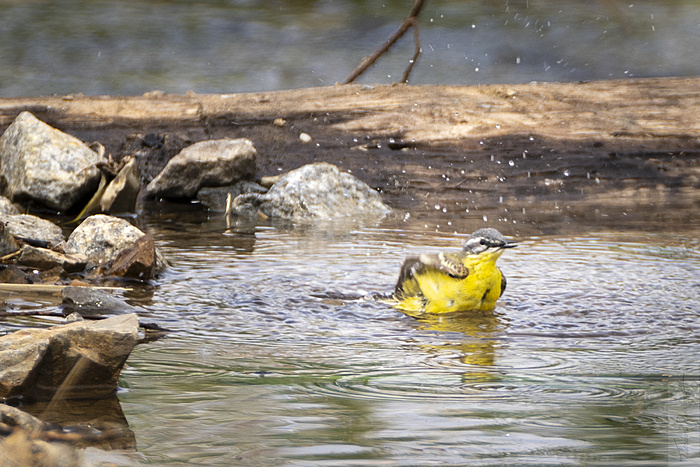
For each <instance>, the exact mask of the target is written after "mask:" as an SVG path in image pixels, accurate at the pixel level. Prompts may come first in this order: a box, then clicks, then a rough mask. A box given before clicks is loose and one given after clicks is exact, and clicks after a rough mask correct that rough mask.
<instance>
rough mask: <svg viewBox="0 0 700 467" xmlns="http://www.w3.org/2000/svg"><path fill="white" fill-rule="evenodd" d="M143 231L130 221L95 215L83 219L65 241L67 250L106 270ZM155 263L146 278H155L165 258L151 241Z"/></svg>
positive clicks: (163, 265) (161, 268) (132, 244)
mask: <svg viewBox="0 0 700 467" xmlns="http://www.w3.org/2000/svg"><path fill="white" fill-rule="evenodd" d="M144 235H146V234H144V233H143V232H141V231H140V230H139V229H137V228H136V227H134V226H133V225H131V224H129V222H127V221H125V220H124V219H120V218H118V217H112V216H107V215H104V214H95V215H94V216H90V217H88V218H87V219H85V220H84V221H83V222H82V223H81V224H80V225H79V226H78V227H76V229H75V230H74V231H73V233H71V234H70V236H69V237H68V241H67V242H66V253H68V254H83V255H86V256H87V258H88V261H89V262H91V263H94V264H95V265H98V266H101V267H102V268H104V269H109V268H110V267H112V266H113V263H114V262H115V260H116V259H117V257H118V256H119V254H120V252H122V251H123V250H127V249H129V248H132V247H134V245H135V244H136V243H137V240H139V239H140V238H141V237H143V236H144ZM150 245H152V248H153V257H154V262H153V264H152V270H151V272H150V275H149V277H155V276H156V275H158V274H159V273H160V272H161V271H162V270H163V269H164V268H165V265H166V263H165V259H164V258H163V255H162V254H161V253H160V251H159V250H158V249H157V248H156V247H155V245H154V244H153V243H151V244H150Z"/></svg>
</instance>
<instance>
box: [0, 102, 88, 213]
mask: <svg viewBox="0 0 700 467" xmlns="http://www.w3.org/2000/svg"><path fill="white" fill-rule="evenodd" d="M99 160H100V156H99V155H98V154H97V153H95V152H94V151H93V150H91V149H90V148H88V147H87V146H86V145H85V144H84V143H83V142H82V141H80V140H79V139H77V138H75V137H73V136H71V135H68V134H66V133H63V132H62V131H59V130H57V129H55V128H52V127H50V126H49V125H47V124H46V123H44V122H42V121H41V120H39V119H37V118H36V117H35V116H34V115H32V114H31V113H29V112H22V113H21V114H19V116H17V118H16V119H15V121H14V122H12V124H11V125H10V126H9V127H8V128H7V130H5V133H3V135H2V137H0V161H2V163H1V164H0V185H2V186H3V187H4V192H5V194H6V196H7V197H9V198H10V199H11V200H13V201H37V202H39V203H42V204H44V205H45V206H47V207H50V208H52V209H57V210H59V211H66V210H68V209H70V208H71V207H72V206H73V205H74V204H75V202H76V201H78V200H79V199H80V198H82V197H84V196H85V195H87V194H88V193H90V191H93V190H94V189H95V187H96V186H97V183H98V181H99V179H100V172H99V170H98V169H97V167H96V166H95V164H96V163H97V162H98V161H99Z"/></svg>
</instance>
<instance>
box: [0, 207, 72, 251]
mask: <svg viewBox="0 0 700 467" xmlns="http://www.w3.org/2000/svg"><path fill="white" fill-rule="evenodd" d="M0 222H3V223H4V224H5V229H7V231H8V232H9V233H10V234H12V236H13V237H15V238H16V239H19V240H22V241H24V242H26V243H29V244H31V245H34V246H41V247H46V248H54V247H56V246H58V245H60V244H61V243H62V242H63V241H64V240H65V239H64V237H63V231H62V230H61V228H60V227H59V226H57V225H56V224H54V223H53V222H50V221H47V220H45V219H42V218H40V217H37V216H32V215H31V214H17V215H14V216H8V215H3V214H0Z"/></svg>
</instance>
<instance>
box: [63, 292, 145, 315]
mask: <svg viewBox="0 0 700 467" xmlns="http://www.w3.org/2000/svg"><path fill="white" fill-rule="evenodd" d="M61 306H62V307H63V310H64V311H66V312H73V313H76V312H77V313H79V314H80V315H108V314H119V315H121V314H125V313H136V312H137V311H138V308H136V307H134V306H131V305H129V304H128V303H126V302H125V301H124V300H122V299H121V298H119V297H116V296H114V294H112V293H110V292H107V291H106V290H100V289H97V288H94V287H66V288H64V289H63V290H62V291H61Z"/></svg>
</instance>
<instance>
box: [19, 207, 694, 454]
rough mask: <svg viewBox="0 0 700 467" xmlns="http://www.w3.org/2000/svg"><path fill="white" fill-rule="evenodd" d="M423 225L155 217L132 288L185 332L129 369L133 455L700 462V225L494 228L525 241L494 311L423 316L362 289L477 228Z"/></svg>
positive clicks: (389, 283) (153, 312) (387, 283)
mask: <svg viewBox="0 0 700 467" xmlns="http://www.w3.org/2000/svg"><path fill="white" fill-rule="evenodd" d="M422 222H423V221H421V223H420V224H419V223H411V222H402V221H396V220H387V221H385V222H383V223H379V224H377V225H361V224H350V225H337V224H336V225H335V228H333V229H330V228H328V226H318V227H316V228H314V227H308V226H307V227H297V228H293V227H291V228H290V227H289V226H279V225H278V226H270V225H267V226H263V225H261V226H245V227H241V228H240V229H238V230H234V231H227V230H226V226H225V223H224V221H223V219H221V218H217V217H213V218H211V219H209V220H206V219H203V218H201V217H200V218H196V217H195V218H193V217H192V216H185V215H180V216H175V217H173V216H160V217H159V216H154V217H151V218H145V219H143V220H142V228H144V229H145V230H149V231H151V232H152V233H154V234H155V235H156V238H157V242H158V244H159V246H160V247H161V248H162V249H163V252H164V254H165V255H166V256H167V257H168V258H169V260H170V261H171V262H172V267H171V268H170V269H169V270H168V271H167V272H166V273H165V274H164V275H163V276H162V277H161V278H160V279H159V280H158V284H157V286H155V287H148V288H145V289H140V290H135V291H134V292H131V293H130V294H128V295H127V296H128V297H130V302H131V303H132V304H134V305H139V306H142V307H143V308H144V311H143V312H142V313H141V317H142V319H143V320H149V321H155V322H158V323H159V324H161V325H163V326H166V327H168V328H170V329H172V330H173V331H174V332H173V333H171V334H169V335H168V336H167V337H165V338H162V339H160V340H157V341H155V342H151V343H147V344H141V345H139V346H137V348H136V349H135V350H134V352H133V353H132V355H131V357H130V358H129V360H128V363H127V366H126V368H125V369H124V371H123V373H122V376H121V380H120V384H121V386H122V387H123V390H121V391H120V393H119V401H120V403H121V406H122V409H123V411H124V414H125V416H126V419H127V420H128V423H129V427H130V429H131V430H133V432H134V435H135V438H136V443H137V446H138V450H139V452H140V453H141V454H142V455H143V458H142V459H141V461H147V462H148V463H153V464H156V465H178V464H180V465H431V464H433V463H440V464H459V465H465V464H468V465H503V464H511V465H514V464H523V463H527V464H536V465H567V464H572V465H581V464H585V465H610V464H614V463H622V462H624V463H625V465H665V464H667V463H668V464H670V465H694V463H695V462H697V460H698V458H700V443H699V441H700V430H699V427H698V422H699V421H700V411H699V410H698V407H700V405H699V402H700V385H699V384H698V377H699V375H700V359H699V358H698V357H699V356H700V337H699V336H700V332H699V331H700V324H699V322H698V317H699V315H700V302H699V301H698V293H697V291H698V290H699V288H698V286H699V285H700V274H698V273H699V272H700V252H699V251H698V245H699V244H698V237H697V228H696V227H697V226H695V227H692V226H691V229H690V230H688V229H687V228H686V227H687V226H685V227H681V228H680V230H679V229H675V230H671V231H670V232H669V233H645V232H636V233H630V232H619V231H602V232H601V231H596V230H594V229H595V227H592V226H589V227H588V229H589V230H588V231H584V230H585V229H584V228H580V229H579V234H578V235H576V236H571V235H560V236H557V235H550V236H542V235H540V236H534V235H530V236H518V229H517V228H515V227H510V228H505V227H504V226H502V225H494V226H495V227H498V228H500V229H501V230H502V231H503V232H504V233H505V234H508V235H515V236H516V237H517V239H518V240H519V241H520V243H521V244H520V246H519V247H518V248H516V249H513V250H509V251H508V252H506V253H505V254H504V255H503V257H502V258H501V259H500V261H499V263H500V266H501V268H502V270H503V271H504V273H505V274H506V276H507V277H508V281H509V282H508V290H507V291H506V293H505V295H504V297H502V299H501V301H500V303H499V305H498V306H497V308H496V310H495V311H494V312H493V313H477V314H474V313H466V314H460V315H456V316H448V317H442V318H434V319H424V320H416V319H414V318H410V317H407V316H405V315H403V314H401V313H399V312H397V311H395V310H393V309H391V308H389V307H387V306H385V305H382V304H379V303H375V302H372V301H367V300H359V299H353V296H361V295H363V294H365V293H367V292H369V291H388V290H391V288H392V287H393V284H394V281H395V279H396V277H397V274H398V268H399V266H400V264H401V261H402V259H403V258H404V257H405V256H407V255H410V254H415V253H417V252H420V251H435V250H437V249H444V248H459V247H460V246H461V243H462V242H463V240H464V238H465V236H464V235H463V234H461V235H458V236H457V237H454V236H453V235H452V234H449V235H448V234H447V233H442V232H434V231H430V230H426V229H425V228H424V225H423V224H422ZM506 227H507V226H506ZM549 227H550V228H551V226H549ZM35 306H38V305H36V304H35ZM44 307H45V308H50V307H47V306H44ZM25 324H26V323H25Z"/></svg>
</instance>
